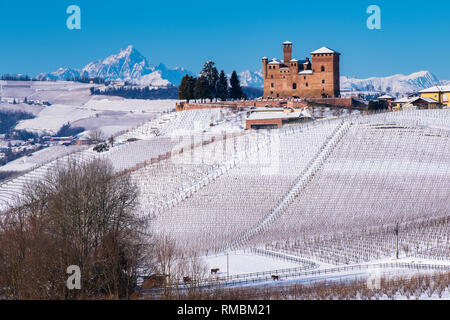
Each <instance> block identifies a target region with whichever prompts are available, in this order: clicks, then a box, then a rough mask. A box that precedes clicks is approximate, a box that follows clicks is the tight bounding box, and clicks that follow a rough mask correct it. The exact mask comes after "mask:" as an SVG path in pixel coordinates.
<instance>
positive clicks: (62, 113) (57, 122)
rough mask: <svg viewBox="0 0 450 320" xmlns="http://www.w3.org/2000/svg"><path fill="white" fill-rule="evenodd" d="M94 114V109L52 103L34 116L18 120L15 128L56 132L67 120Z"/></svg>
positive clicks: (93, 115)
mask: <svg viewBox="0 0 450 320" xmlns="http://www.w3.org/2000/svg"><path fill="white" fill-rule="evenodd" d="M95 116H96V112H95V111H91V110H87V109H81V108H78V107H74V106H69V105H58V104H54V105H52V106H49V107H46V108H45V109H44V110H42V111H41V112H40V113H39V114H38V115H37V117H36V118H34V119H28V120H23V121H21V122H19V124H18V125H17V126H16V129H26V130H29V131H33V132H41V133H44V132H48V133H56V132H57V131H58V130H59V128H61V126H62V125H63V124H65V123H67V122H73V121H76V120H80V119H84V118H92V117H95Z"/></svg>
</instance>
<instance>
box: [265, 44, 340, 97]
mask: <svg viewBox="0 0 450 320" xmlns="http://www.w3.org/2000/svg"><path fill="white" fill-rule="evenodd" d="M283 54H284V57H283V60H282V61H280V60H278V59H275V58H274V59H273V60H272V61H271V62H269V61H268V59H267V58H265V57H264V58H263V59H262V63H263V68H262V69H263V79H264V98H275V99H276V98H292V97H299V98H305V97H314V98H323V97H339V96H340V85H339V57H340V53H339V52H336V51H334V50H331V49H330V48H327V47H322V48H320V49H318V50H316V51H313V52H311V60H310V59H309V58H306V60H302V61H300V60H296V59H292V42H289V41H286V42H284V43H283Z"/></svg>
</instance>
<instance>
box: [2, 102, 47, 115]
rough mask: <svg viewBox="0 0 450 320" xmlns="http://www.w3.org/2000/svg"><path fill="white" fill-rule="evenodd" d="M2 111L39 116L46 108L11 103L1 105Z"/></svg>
mask: <svg viewBox="0 0 450 320" xmlns="http://www.w3.org/2000/svg"><path fill="white" fill-rule="evenodd" d="M0 110H1V111H17V112H18V111H21V112H27V113H31V114H33V115H37V114H39V112H41V111H42V110H44V106H38V105H28V104H23V103H20V104H9V103H0Z"/></svg>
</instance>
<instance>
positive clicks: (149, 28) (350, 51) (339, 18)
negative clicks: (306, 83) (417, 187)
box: [0, 0, 450, 79]
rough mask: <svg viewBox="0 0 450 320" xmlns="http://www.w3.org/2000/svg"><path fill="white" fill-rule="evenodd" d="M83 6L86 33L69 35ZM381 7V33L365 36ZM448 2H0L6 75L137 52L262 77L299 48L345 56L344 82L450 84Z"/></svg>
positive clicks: (1, 65)
mask: <svg viewBox="0 0 450 320" xmlns="http://www.w3.org/2000/svg"><path fill="white" fill-rule="evenodd" d="M71 4H76V5H79V6H80V8H81V11H82V30H81V31H69V30H68V29H67V28H66V19H67V17H68V15H67V14H66V8H67V7H68V6H69V5H71ZM371 4H376V5H379V6H380V7H381V10H382V11H381V14H382V17H381V18H382V30H369V29H367V27H366V20H367V17H368V15H367V14H366V9H367V7H368V6H369V5H371ZM449 14H450V1H447V0H439V1H436V0H431V1H423V0H422V1H416V0H410V1H406V0H395V1H394V0H389V1H375V0H370V1H327V0H323V1H301V0H295V1H290V0H285V1H273V0H271V1H262V0H260V1H246V0H239V1H235V0H226V1H212V0H209V1H196V0H190V1H178V0H173V1H163V0H159V1H152V0H127V1H124V0H121V1H115V0H109V1H97V0H96V1H93V0H89V1H87V0H71V1H65V0H58V1H55V0H52V1H50V0H40V1H6V0H0V73H28V74H30V75H35V74H37V73H39V72H50V71H54V70H56V69H57V68H58V67H60V66H69V67H73V68H80V67H82V66H84V65H85V64H87V63H88V62H90V61H92V60H95V59H98V58H105V57H106V56H108V55H110V54H112V53H116V52H117V51H118V50H119V49H121V48H125V47H126V46H127V45H129V44H132V45H134V46H135V47H136V48H137V49H138V50H139V51H140V52H141V53H142V54H143V55H145V56H146V57H147V58H148V59H149V61H150V63H152V64H158V63H159V62H164V63H165V64H166V65H168V66H170V67H174V66H182V67H185V68H187V69H189V70H192V71H194V72H198V71H199V70H200V69H201V67H202V65H203V62H204V61H205V60H208V59H211V60H213V61H215V62H216V64H217V66H218V67H219V68H223V69H225V70H226V71H227V72H230V71H231V70H232V69H236V70H238V71H239V70H244V69H251V70H258V69H260V68H261V57H263V56H268V57H269V58H272V57H281V56H282V53H281V43H282V42H283V41H285V40H290V41H292V42H293V43H294V47H293V51H294V53H293V56H294V57H295V58H299V59H303V58H305V57H306V55H307V54H308V53H309V52H310V51H312V50H315V49H318V48H319V47H321V46H324V45H326V46H329V47H331V48H333V49H335V50H338V51H339V52H341V53H342V64H341V73H342V74H344V75H354V76H357V77H369V76H385V75H391V74H395V73H404V74H408V73H412V72H415V71H419V70H429V71H431V72H433V73H435V74H436V75H437V76H438V77H439V78H441V79H450V63H449V54H450V41H449V39H450V16H449Z"/></svg>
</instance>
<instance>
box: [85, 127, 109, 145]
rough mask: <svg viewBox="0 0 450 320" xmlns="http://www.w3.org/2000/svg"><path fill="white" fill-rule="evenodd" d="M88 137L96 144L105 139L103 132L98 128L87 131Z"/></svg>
mask: <svg viewBox="0 0 450 320" xmlns="http://www.w3.org/2000/svg"><path fill="white" fill-rule="evenodd" d="M88 138H89V140H91V141H92V143H93V144H98V143H102V142H104V141H105V134H104V133H103V131H102V130H100V129H94V130H91V131H89V134H88Z"/></svg>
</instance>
